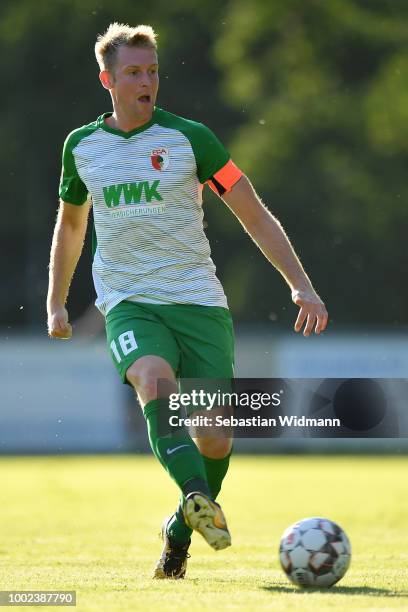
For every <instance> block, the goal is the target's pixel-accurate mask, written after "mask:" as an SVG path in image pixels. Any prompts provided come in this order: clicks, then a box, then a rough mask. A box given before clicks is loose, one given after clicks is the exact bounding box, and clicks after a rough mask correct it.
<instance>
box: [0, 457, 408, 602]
mask: <svg viewBox="0 0 408 612" xmlns="http://www.w3.org/2000/svg"><path fill="white" fill-rule="evenodd" d="M407 468H408V458H406V457H366V458H362V457H289V458H288V457H234V458H233V461H232V465H231V470H230V473H229V474H228V477H227V480H226V483H225V486H224V489H223V492H222V496H221V502H222V503H223V507H224V509H225V512H226V514H227V518H228V521H229V526H230V529H231V532H232V536H233V546H232V547H231V548H230V549H228V550H226V551H223V552H218V553H215V552H213V551H212V550H211V549H209V547H208V546H207V545H206V544H205V542H204V541H203V540H201V539H200V537H199V536H197V535H196V536H195V538H194V541H193V544H192V547H191V554H192V558H191V559H190V562H189V567H188V574H187V578H186V580H185V581H177V582H176V581H163V582H161V581H160V582H159V581H152V579H151V571H152V567H153V565H154V564H155V562H156V559H157V557H158V556H159V554H160V551H161V545H160V542H159V540H158V538H157V533H158V531H159V528H160V525H161V522H162V519H163V517H164V516H165V515H166V514H168V513H169V512H170V511H171V510H172V509H173V508H174V507H175V504H176V499H177V490H176V487H175V485H174V484H173V483H172V482H171V481H170V479H169V478H168V477H167V476H166V474H165V473H164V471H163V470H162V468H161V467H160V466H159V464H158V463H156V461H155V460H154V459H153V458H151V457H137V456H113V457H61V458H47V457H41V458H32V457H28V458H27V457H26V458H23V457H19V458H2V459H0V477H1V489H0V525H1V539H0V568H1V569H0V572H1V579H0V585H1V589H3V590H18V589H24V590H30V589H44V590H45V589H46V590H53V589H64V590H76V591H77V602H78V603H77V608H76V609H77V610H80V611H83V610H84V611H88V610H98V611H99V610H102V611H104V612H105V611H106V612H108V611H116V610H117V611H118V612H119V611H120V612H123V611H127V610H129V611H131V610H132V611H133V610H153V611H156V610H157V611H159V610H160V612H165V611H167V610H172V612H175V611H176V610H177V612H178V611H179V610H189V612H195V610H200V611H201V610H244V611H251V610H254V611H255V610H257V611H259V610H270V609H273V610H274V611H279V610H297V611H300V612H303V611H305V610H306V611H308V610H313V611H314V612H315V611H318V612H320V611H321V610H329V609H330V610H332V609H337V610H342V611H344V610H348V611H349V610H391V609H395V608H400V609H408V571H407V567H408V553H407V548H406V546H407V516H408V496H407V486H406V482H407V473H408V469H407ZM312 515H320V516H327V517H329V518H331V519H333V520H334V521H336V522H338V523H340V525H342V526H343V527H344V529H345V530H346V531H347V533H348V535H349V537H350V539H351V542H352V546H353V559H352V564H351V567H350V569H349V571H348V573H347V575H346V576H345V578H344V579H343V580H342V581H341V582H340V583H339V585H337V586H335V587H333V588H332V589H329V590H327V591H302V590H300V589H298V588H296V587H294V586H292V585H291V584H290V583H289V582H288V581H287V579H286V577H285V576H284V575H283V573H282V571H281V569H280V567H279V563H278V558H277V546H278V543H279V538H280V535H281V533H282V532H283V530H284V529H285V527H287V526H288V525H289V524H291V523H292V522H294V521H295V520H297V519H299V518H304V517H306V516H312ZM18 609H20V608H18ZM21 609H22V610H23V609H27V608H23V607H21Z"/></svg>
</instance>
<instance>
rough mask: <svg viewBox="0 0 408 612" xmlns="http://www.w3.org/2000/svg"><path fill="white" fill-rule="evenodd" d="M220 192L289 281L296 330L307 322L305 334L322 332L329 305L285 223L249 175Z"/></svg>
mask: <svg viewBox="0 0 408 612" xmlns="http://www.w3.org/2000/svg"><path fill="white" fill-rule="evenodd" d="M219 195H220V197H221V198H222V199H223V201H224V202H225V203H226V204H227V206H228V208H229V209H230V210H231V211H232V212H233V213H234V215H235V216H236V217H237V218H238V220H239V221H240V223H241V224H242V225H243V227H244V228H245V230H246V231H247V232H248V234H249V235H250V236H251V238H252V239H253V241H254V242H255V244H256V245H257V246H258V247H259V249H260V250H261V251H262V253H263V254H264V255H265V257H266V258H267V259H268V261H270V262H271V264H272V265H273V266H274V267H275V268H276V269H277V270H278V271H279V272H280V273H281V274H282V276H283V277H284V279H285V280H286V282H287V283H288V285H289V287H290V289H291V292H292V300H293V302H294V303H295V304H296V305H297V306H299V308H300V310H299V314H298V317H297V319H296V323H295V327H294V329H295V331H297V332H299V331H300V330H301V329H302V327H303V325H304V324H305V322H306V325H305V328H304V331H303V335H304V336H309V335H310V334H311V333H312V331H313V329H314V331H315V333H316V334H319V333H320V332H322V331H323V330H324V329H325V328H326V325H327V320H328V315H327V311H326V308H325V305H324V304H323V302H322V300H321V299H320V297H319V296H318V295H317V293H316V291H315V290H314V288H313V286H312V283H311V281H310V280H309V278H308V276H307V274H306V272H305V271H304V269H303V267H302V264H301V263H300V261H299V258H298V257H297V255H296V253H295V251H294V249H293V247H292V245H291V243H290V241H289V238H288V237H287V236H286V234H285V231H284V229H283V228H282V226H281V224H280V223H279V221H278V220H277V219H276V218H275V217H274V216H273V215H272V214H271V213H270V212H269V210H268V209H267V208H266V207H265V206H264V205H263V203H262V202H261V200H260V198H259V197H258V196H257V194H256V193H255V190H254V188H253V187H252V185H251V183H250V181H249V180H248V178H247V177H246V176H245V175H242V176H241V178H240V179H239V180H238V181H237V182H235V184H234V185H233V186H232V188H231V189H230V190H229V191H226V192H225V193H223V194H222V195H221V194H219Z"/></svg>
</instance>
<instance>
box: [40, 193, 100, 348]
mask: <svg viewBox="0 0 408 612" xmlns="http://www.w3.org/2000/svg"><path fill="white" fill-rule="evenodd" d="M89 210H90V202H89V201H87V202H85V204H83V205H82V206H76V205H74V204H68V203H67V202H63V201H62V200H61V202H60V207H59V210H58V216H57V222H56V224H55V229H54V235H53V239H52V246H51V256H50V266H49V284H48V296H47V315H48V334H49V335H50V336H51V337H52V338H65V339H68V338H70V337H71V335H72V328H71V325H70V323H69V320H68V312H67V310H66V308H65V303H66V301H67V297H68V291H69V286H70V284H71V280H72V277H73V275H74V272H75V268H76V266H77V263H78V260H79V257H80V255H81V252H82V247H83V245H84V240H85V232H86V226H87V223H88V216H89Z"/></svg>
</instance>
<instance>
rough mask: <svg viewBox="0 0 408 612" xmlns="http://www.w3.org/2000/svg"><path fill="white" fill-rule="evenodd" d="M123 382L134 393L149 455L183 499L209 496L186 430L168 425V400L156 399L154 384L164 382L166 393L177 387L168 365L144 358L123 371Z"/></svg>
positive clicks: (158, 359) (199, 459)
mask: <svg viewBox="0 0 408 612" xmlns="http://www.w3.org/2000/svg"><path fill="white" fill-rule="evenodd" d="M126 378H127V380H128V381H129V382H130V383H131V385H132V386H133V388H134V389H135V391H136V393H137V395H138V398H139V401H140V404H141V406H142V409H143V413H144V417H145V419H146V422H147V429H148V434H149V441H150V446H151V448H152V451H153V453H154V454H155V456H156V457H157V459H158V460H159V461H160V463H161V464H162V465H163V467H164V468H165V469H166V470H167V472H168V473H169V474H170V476H171V477H172V478H173V480H174V481H175V482H176V483H177V485H178V486H179V488H180V489H181V491H182V493H183V495H184V496H187V495H188V494H189V493H192V492H194V491H200V492H202V493H204V494H205V495H207V496H209V495H210V490H209V487H208V484H207V476H206V471H205V467H204V462H203V459H202V456H201V454H200V452H199V450H198V449H197V446H196V445H195V444H194V442H193V440H192V438H191V436H190V434H189V433H188V431H187V429H185V428H184V427H182V428H177V429H176V428H172V427H171V426H170V424H169V417H170V415H171V413H170V411H169V401H168V396H167V397H162V398H159V397H157V385H158V380H160V379H161V380H166V381H168V384H167V386H168V390H169V393H171V392H175V393H177V391H178V389H177V383H176V379H175V376H174V372H173V369H172V367H171V366H170V364H169V363H167V362H166V361H165V360H164V359H163V358H162V357H157V356H155V355H146V356H144V357H140V358H139V359H137V360H136V361H135V362H134V363H133V364H132V365H131V366H130V367H129V368H128V370H127V372H126Z"/></svg>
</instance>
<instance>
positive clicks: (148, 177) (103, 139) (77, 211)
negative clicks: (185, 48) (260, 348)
mask: <svg viewBox="0 0 408 612" xmlns="http://www.w3.org/2000/svg"><path fill="white" fill-rule="evenodd" d="M95 52H96V58H97V61H98V64H99V67H100V75H99V78H100V81H101V83H102V86H103V87H104V88H105V89H107V90H108V91H109V93H110V96H111V99H112V106H113V112H109V113H105V114H103V115H101V116H100V117H98V119H96V121H93V122H92V123H89V124H88V125H85V126H83V127H80V128H78V129H76V130H74V131H73V132H71V133H70V134H69V136H68V137H67V139H66V141H65V145H64V150H63V159H62V175H61V182H60V190H59V195H60V207H59V211H58V217H57V222H56V226H55V230H54V236H53V242H52V247H51V259H50V271H49V272H50V278H49V290H48V297H47V312H48V330H49V335H50V336H51V337H53V338H70V337H71V334H72V328H71V325H70V323H69V318H68V313H67V310H66V308H65V303H66V300H67V296H68V290H69V285H70V282H71V279H72V276H73V274H74V271H75V268H76V265H77V262H78V259H79V257H80V254H81V251H82V247H83V242H84V236H85V231H86V226H87V219H88V214H89V210H90V203H91V202H92V207H93V216H94V228H95V233H96V243H97V244H96V250H95V252H94V259H93V268H92V269H93V278H94V284H95V289H96V293H97V300H96V306H97V307H98V308H99V310H100V311H101V312H102V313H103V315H104V316H105V320H106V334H107V342H108V346H109V350H110V354H111V357H112V359H113V362H114V364H115V365H116V368H117V370H118V372H119V375H120V376H121V379H122V381H123V382H124V383H127V384H129V385H131V386H132V387H133V388H134V389H135V391H136V393H137V396H138V399H139V402H140V405H141V406H142V409H143V413H144V417H145V419H146V422H147V429H148V435H149V440H150V444H151V447H152V450H153V453H154V454H155V456H156V457H157V459H158V460H159V461H160V463H161V464H162V466H163V467H164V468H165V469H166V470H167V472H168V473H169V475H170V476H171V477H172V478H173V479H174V481H175V482H176V483H177V485H178V487H179V488H180V491H181V500H180V504H179V506H178V508H177V509H176V511H175V512H174V514H173V515H172V516H170V518H168V519H166V520H165V522H164V524H163V527H162V537H163V541H164V548H163V553H162V555H161V558H160V560H159V562H158V564H157V566H156V568H155V572H154V576H155V577H156V578H183V577H184V575H185V572H186V564H187V558H188V556H189V555H188V547H189V545H190V541H191V534H192V531H193V530H196V531H198V532H199V533H201V535H202V536H203V537H204V539H205V540H206V541H207V542H208V543H209V545H210V546H212V547H213V548H214V549H215V550H220V549H223V548H226V547H227V546H229V545H230V543H231V537H230V533H229V531H228V527H227V523H226V520H225V517H224V514H223V512H222V510H221V508H220V506H219V504H218V503H217V502H216V501H215V499H216V497H217V495H218V493H219V491H220V489H221V484H222V481H223V479H224V477H225V475H226V473H227V470H228V465H229V459H230V455H231V448H232V443H231V439H230V438H223V437H217V436H210V435H208V436H205V437H200V438H197V439H196V440H193V439H192V438H191V437H190V435H189V433H188V431H187V430H185V429H184V428H178V429H171V430H169V431H163V428H161V427H160V423H163V415H164V417H165V416H166V414H167V413H166V410H167V408H168V396H169V394H170V392H172V390H173V391H177V378H211V379H230V378H232V377H233V363H234V337H233V327H232V321H231V316H230V313H229V310H228V305H227V300H226V297H225V295H224V291H223V289H222V286H221V283H220V281H219V280H218V278H217V277H216V274H215V266H214V264H213V262H212V260H211V256H210V248H209V244H208V241H207V238H206V236H205V234H204V231H203V224H202V220H203V211H202V191H203V187H204V185H205V184H207V185H208V186H209V187H210V188H211V189H212V190H213V191H215V193H216V194H217V195H218V196H219V197H220V198H221V199H222V201H223V202H225V204H226V205H227V206H228V207H229V208H230V210H231V211H232V212H233V213H234V214H235V215H236V217H237V218H238V219H239V221H240V222H241V224H242V225H243V227H244V229H245V230H246V231H247V232H248V233H249V234H250V236H251V237H252V239H253V240H254V242H255V243H256V244H257V245H258V247H259V248H260V250H261V251H262V252H263V254H264V255H265V257H266V258H267V259H268V260H269V261H270V262H271V264H272V265H273V266H275V268H277V270H279V272H280V273H281V274H282V275H283V277H284V278H285V280H286V282H287V284H288V285H289V287H290V290H291V293H292V300H293V301H294V303H295V304H297V305H298V306H299V308H300V310H299V313H298V317H297V320H296V323H295V331H300V330H301V329H303V330H304V331H303V334H304V335H305V336H309V335H310V333H312V332H313V331H314V332H315V333H317V334H319V333H320V332H322V331H323V330H324V329H325V327H326V324H327V312H326V309H325V307H324V304H323V303H322V301H321V299H320V298H319V296H318V295H317V294H316V292H315V290H314V289H313V286H312V284H311V282H310V280H309V278H308V277H307V275H306V273H305V271H304V270H303V268H302V265H301V263H300V262H299V259H298V258H297V256H296V254H295V253H294V250H293V248H292V246H291V244H290V242H289V240H288V238H287V236H286V235H285V232H284V230H283V229H282V227H281V225H280V223H279V222H278V221H277V219H276V218H275V217H274V216H273V215H272V214H271V213H270V212H269V211H268V210H267V208H266V207H265V206H264V205H263V204H262V202H261V201H260V199H259V198H258V196H257V194H256V193H255V191H254V189H253V187H252V185H251V183H250V182H249V180H248V178H247V177H246V176H245V175H244V174H243V172H242V171H241V170H240V169H239V168H238V167H237V166H236V165H235V164H234V163H233V161H232V160H231V159H230V156H229V154H228V152H227V151H226V150H225V148H224V147H223V145H222V144H221V143H220V141H219V140H218V139H217V138H216V136H215V135H214V134H213V133H212V132H211V130H209V129H208V128H207V127H206V126H204V125H202V124H201V123H196V122H195V121H190V120H188V119H184V118H182V117H179V116H177V115H173V114H171V113H169V112H166V111H165V110H162V109H160V108H158V107H157V106H155V102H156V96H157V91H158V86H159V76H158V59H157V44H156V35H155V33H154V31H153V30H152V28H151V27H150V26H144V25H140V26H137V27H130V26H128V25H123V24H118V23H113V24H111V25H110V26H109V28H108V29H107V31H106V32H105V33H104V34H103V35H101V36H99V37H98V40H97V43H96V46H95ZM237 273H239V271H237ZM159 379H163V380H167V381H168V389H167V391H166V394H164V395H165V396H164V397H163V394H160V393H158V390H157V386H158V385H157V381H158V380H159ZM166 395H167V399H166Z"/></svg>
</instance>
